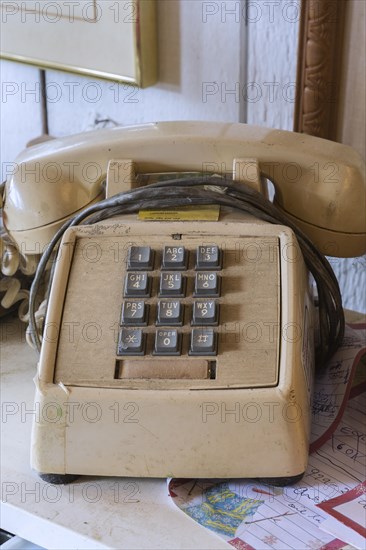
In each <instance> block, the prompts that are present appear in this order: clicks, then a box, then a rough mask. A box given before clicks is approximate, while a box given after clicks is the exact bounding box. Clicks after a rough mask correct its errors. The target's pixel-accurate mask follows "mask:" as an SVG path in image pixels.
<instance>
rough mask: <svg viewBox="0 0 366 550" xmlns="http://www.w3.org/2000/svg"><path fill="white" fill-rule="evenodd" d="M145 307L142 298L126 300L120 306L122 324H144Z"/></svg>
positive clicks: (145, 322)
mask: <svg viewBox="0 0 366 550" xmlns="http://www.w3.org/2000/svg"><path fill="white" fill-rule="evenodd" d="M147 308H148V306H147V305H146V304H145V302H144V301H143V300H126V301H125V302H124V304H123V306H122V319H121V324H122V325H132V326H138V325H146V324H147Z"/></svg>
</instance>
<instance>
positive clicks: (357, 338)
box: [310, 325, 366, 452]
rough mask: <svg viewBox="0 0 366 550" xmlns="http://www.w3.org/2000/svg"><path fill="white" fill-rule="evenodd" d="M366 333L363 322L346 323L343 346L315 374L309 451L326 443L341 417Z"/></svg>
mask: <svg viewBox="0 0 366 550" xmlns="http://www.w3.org/2000/svg"><path fill="white" fill-rule="evenodd" d="M365 337H366V330H365V329H364V328H363V325H360V326H359V327H357V325H356V326H355V325H354V328H351V327H350V326H348V325H346V331H345V335H344V339H343V342H342V346H341V347H340V348H339V350H338V351H337V353H336V354H335V355H334V357H333V358H332V359H331V360H330V361H328V363H327V365H326V366H325V369H324V371H322V372H321V373H319V374H317V375H316V377H315V387H314V395H313V401H312V429H311V438H310V439H311V445H310V452H313V451H315V450H316V449H319V447H321V446H322V445H323V443H324V442H325V441H326V440H327V439H328V438H329V437H330V435H331V433H332V431H334V429H335V427H336V425H337V423H338V422H339V421H340V419H341V417H342V414H343V412H344V409H345V406H346V403H347V399H348V397H349V394H350V391H351V386H352V380H353V376H354V373H355V369H356V366H357V365H358V363H359V361H360V358H361V356H362V355H363V354H364V353H365Z"/></svg>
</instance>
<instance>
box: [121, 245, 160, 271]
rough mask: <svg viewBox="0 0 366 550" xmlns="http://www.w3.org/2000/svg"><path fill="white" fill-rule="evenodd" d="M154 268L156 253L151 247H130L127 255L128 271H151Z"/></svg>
mask: <svg viewBox="0 0 366 550" xmlns="http://www.w3.org/2000/svg"><path fill="white" fill-rule="evenodd" d="M153 267H154V253H153V251H152V250H151V248H150V246H130V247H129V249H128V253H127V269H128V270H142V271H143V270H147V271H151V270H152V269H153Z"/></svg>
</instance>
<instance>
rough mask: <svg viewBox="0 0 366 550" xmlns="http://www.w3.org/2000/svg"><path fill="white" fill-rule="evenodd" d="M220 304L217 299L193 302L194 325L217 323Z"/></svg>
mask: <svg viewBox="0 0 366 550" xmlns="http://www.w3.org/2000/svg"><path fill="white" fill-rule="evenodd" d="M218 309H219V306H218V304H217V302H216V300H196V301H195V302H193V310H192V325H217V323H218V317H219V316H218Z"/></svg>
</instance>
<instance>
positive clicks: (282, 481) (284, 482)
mask: <svg viewBox="0 0 366 550" xmlns="http://www.w3.org/2000/svg"><path fill="white" fill-rule="evenodd" d="M304 474H305V472H302V474H298V475H297V476H288V477H262V478H258V479H257V481H259V482H260V483H265V484H266V485H274V486H275V487H286V486H288V485H295V483H297V482H298V481H301V480H302V478H303V477H304Z"/></svg>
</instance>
